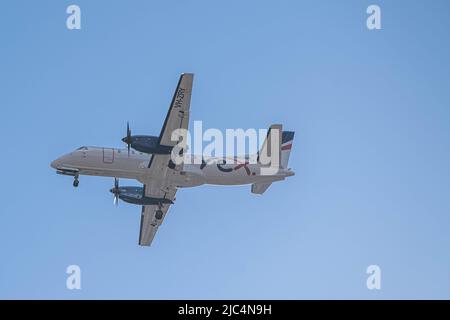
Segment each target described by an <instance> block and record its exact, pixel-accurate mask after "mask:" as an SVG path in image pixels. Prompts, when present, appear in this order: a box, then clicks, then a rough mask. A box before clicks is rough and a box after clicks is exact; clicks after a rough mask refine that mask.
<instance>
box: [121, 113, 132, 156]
mask: <svg viewBox="0 0 450 320" xmlns="http://www.w3.org/2000/svg"><path fill="white" fill-rule="evenodd" d="M122 141H123V142H125V143H126V144H127V146H128V156H130V148H131V130H130V123H129V122H128V121H127V136H126V137H125V138H123V139H122Z"/></svg>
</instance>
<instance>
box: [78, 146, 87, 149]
mask: <svg viewBox="0 0 450 320" xmlns="http://www.w3.org/2000/svg"><path fill="white" fill-rule="evenodd" d="M87 149H88V148H87V147H84V146H83V147H79V148H78V149H77V150H87Z"/></svg>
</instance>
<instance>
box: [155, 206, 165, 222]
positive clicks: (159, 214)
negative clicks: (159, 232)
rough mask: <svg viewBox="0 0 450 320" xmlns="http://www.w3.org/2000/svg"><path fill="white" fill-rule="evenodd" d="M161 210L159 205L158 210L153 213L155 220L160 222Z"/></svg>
mask: <svg viewBox="0 0 450 320" xmlns="http://www.w3.org/2000/svg"><path fill="white" fill-rule="evenodd" d="M161 208H162V206H161V205H159V207H158V210H156V213H155V218H156V220H161V219H162V217H163V215H164V212H162V210H161Z"/></svg>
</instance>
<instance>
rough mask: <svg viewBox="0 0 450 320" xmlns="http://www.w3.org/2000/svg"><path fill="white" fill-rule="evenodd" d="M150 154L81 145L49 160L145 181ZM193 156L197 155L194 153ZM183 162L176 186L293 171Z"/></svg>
mask: <svg viewBox="0 0 450 320" xmlns="http://www.w3.org/2000/svg"><path fill="white" fill-rule="evenodd" d="M151 157H152V155H150V154H146V153H141V152H137V151H133V150H132V151H131V152H130V154H128V150H127V149H115V148H103V147H82V148H79V149H77V150H75V151H73V152H70V153H68V154H66V155H64V156H62V157H60V158H58V159H56V160H55V161H53V162H52V163H51V166H52V167H53V168H55V169H57V170H63V171H64V170H68V171H71V170H73V171H74V172H75V171H76V172H77V174H79V175H91V176H104V177H115V178H125V179H136V180H138V181H140V182H142V183H146V181H149V179H152V177H151V176H149V175H148V174H149V173H148V172H149V170H148V164H149V162H150V159H151ZM193 157H196V156H193ZM197 160H200V161H197V162H194V161H191V162H190V163H185V164H184V166H183V171H181V172H180V174H179V175H175V176H174V178H172V179H175V180H174V181H172V182H173V183H174V184H175V185H177V186H178V187H194V186H199V185H202V184H214V185H240V184H252V183H259V182H273V181H278V180H283V179H284V178H285V177H288V176H292V175H294V172H292V171H290V170H286V169H279V170H278V172H277V173H276V174H271V175H263V174H261V165H259V164H245V159H239V158H237V159H233V158H220V159H218V158H211V159H208V160H207V161H206V162H207V163H206V165H205V164H204V165H202V164H201V158H200V159H198V158H197Z"/></svg>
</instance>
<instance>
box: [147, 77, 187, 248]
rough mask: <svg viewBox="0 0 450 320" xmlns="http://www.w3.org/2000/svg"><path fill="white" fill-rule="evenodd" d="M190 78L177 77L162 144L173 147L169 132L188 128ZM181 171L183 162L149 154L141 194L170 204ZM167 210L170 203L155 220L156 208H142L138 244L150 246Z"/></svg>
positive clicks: (148, 206)
mask: <svg viewBox="0 0 450 320" xmlns="http://www.w3.org/2000/svg"><path fill="white" fill-rule="evenodd" d="M193 79H194V75H193V74H191V73H183V74H182V75H181V76H180V80H179V81H178V85H177V88H176V90H175V93H174V95H173V98H172V103H171V104H170V107H169V111H168V113H167V116H166V120H165V121H164V125H163V127H162V129H161V134H160V135H159V143H160V144H162V145H166V146H175V145H176V144H177V143H178V141H172V139H171V136H172V132H173V131H174V130H176V129H186V130H187V128H188V123H189V106H190V102H191V92H192V81H193ZM171 164H172V165H171ZM182 169H183V163H180V164H177V165H175V163H173V162H172V161H171V155H170V154H154V155H152V157H151V159H150V161H149V164H148V170H147V172H146V175H147V177H148V179H147V180H148V182H147V183H145V184H144V195H145V196H147V197H152V198H165V199H169V200H172V201H173V200H174V199H175V194H176V192H177V187H176V185H174V184H173V182H172V181H173V179H172V177H173V176H175V175H179V174H180V171H181V170H182ZM169 207H170V204H164V205H162V207H161V211H162V212H163V216H162V218H161V219H159V220H158V219H156V216H155V215H156V211H157V210H158V205H146V206H142V213H141V228H140V234H139V245H141V246H149V245H150V244H151V243H152V241H153V238H154V237H155V234H156V231H157V230H158V227H159V226H160V225H161V224H162V222H163V220H164V218H165V216H166V214H167V211H168V210H169Z"/></svg>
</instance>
